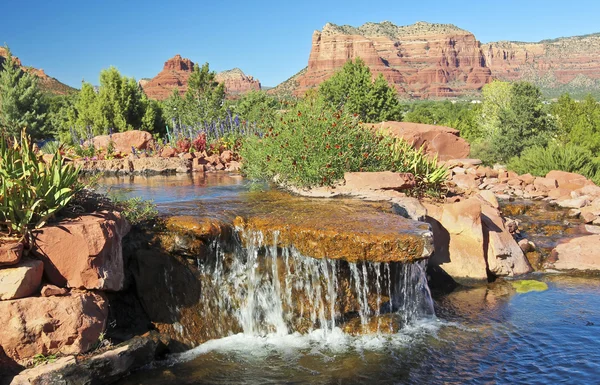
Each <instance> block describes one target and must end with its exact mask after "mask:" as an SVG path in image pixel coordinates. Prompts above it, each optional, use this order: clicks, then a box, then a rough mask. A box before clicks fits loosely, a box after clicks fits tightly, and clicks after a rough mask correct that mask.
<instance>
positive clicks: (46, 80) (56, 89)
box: [0, 47, 76, 95]
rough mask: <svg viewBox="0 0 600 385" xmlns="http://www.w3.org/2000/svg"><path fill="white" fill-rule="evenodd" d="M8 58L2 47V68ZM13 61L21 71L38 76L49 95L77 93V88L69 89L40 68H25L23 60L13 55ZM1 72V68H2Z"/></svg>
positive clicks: (41, 86) (0, 63) (0, 49)
mask: <svg viewBox="0 0 600 385" xmlns="http://www.w3.org/2000/svg"><path fill="white" fill-rule="evenodd" d="M6 56H7V52H6V49H5V48H4V47H0V66H1V65H2V63H4V60H5V59H6ZM13 60H14V61H15V63H17V65H18V66H19V67H21V69H22V70H23V71H26V72H29V73H30V74H33V75H35V76H37V78H38V82H39V83H38V84H39V86H40V88H41V89H42V91H45V92H48V93H52V94H55V95H66V94H69V93H72V92H75V91H76V90H75V88H72V87H69V86H68V85H66V84H64V83H61V82H59V81H58V80H56V79H55V78H53V77H51V76H48V75H47V74H46V73H45V72H44V70H43V69H41V68H40V69H38V68H34V67H28V66H24V65H23V64H22V63H21V60H20V59H19V58H18V57H16V56H14V55H13ZM0 70H1V68H0Z"/></svg>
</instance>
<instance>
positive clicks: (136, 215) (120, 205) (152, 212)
mask: <svg viewBox="0 0 600 385" xmlns="http://www.w3.org/2000/svg"><path fill="white" fill-rule="evenodd" d="M110 199H111V200H112V201H113V202H114V203H115V205H116V207H117V209H118V210H119V211H121V214H123V216H124V217H125V219H127V221H128V222H129V223H130V224H131V225H132V226H144V225H149V224H152V223H154V222H156V220H157V219H158V209H157V208H156V205H155V204H154V202H152V201H148V200H144V199H142V198H139V197H135V198H129V199H120V198H119V197H117V196H114V195H113V196H111V197H110Z"/></svg>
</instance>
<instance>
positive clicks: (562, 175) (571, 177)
mask: <svg viewBox="0 0 600 385" xmlns="http://www.w3.org/2000/svg"><path fill="white" fill-rule="evenodd" d="M546 178H550V179H556V182H557V183H558V187H560V188H564V189H568V190H577V189H580V188H582V187H585V186H587V185H592V184H594V182H592V181H590V180H589V179H587V178H586V177H584V176H583V175H579V174H575V173H572V172H566V171H556V170H553V171H550V172H549V173H548V174H547V175H546Z"/></svg>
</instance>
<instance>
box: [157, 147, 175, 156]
mask: <svg viewBox="0 0 600 385" xmlns="http://www.w3.org/2000/svg"><path fill="white" fill-rule="evenodd" d="M176 155H177V150H175V149H174V148H173V147H171V146H165V147H164V148H163V149H162V150H161V152H160V156H161V157H162V158H172V157H174V156H176Z"/></svg>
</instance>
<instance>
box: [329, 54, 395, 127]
mask: <svg viewBox="0 0 600 385" xmlns="http://www.w3.org/2000/svg"><path fill="white" fill-rule="evenodd" d="M319 94H320V95H322V96H323V97H324V98H325V100H326V101H327V102H328V103H330V104H332V105H333V107H334V108H341V107H344V109H345V110H346V111H349V112H351V113H353V114H357V115H358V116H359V117H360V119H361V120H362V121H364V122H369V123H375V122H381V121H384V120H400V119H401V116H402V111H401V106H400V102H399V101H398V98H397V94H396V91H395V90H394V89H393V88H392V87H390V86H389V84H388V83H387V81H386V80H385V78H384V77H383V76H382V75H381V74H380V75H379V76H378V77H377V79H376V80H375V81H374V82H373V81H372V75H371V71H370V70H369V67H368V66H367V65H366V64H365V62H364V61H363V60H362V59H361V58H357V59H356V60H355V61H352V60H349V61H348V62H346V64H344V66H343V67H342V69H341V70H340V71H338V72H337V73H336V74H335V75H333V76H332V77H331V78H329V79H327V80H326V81H324V82H323V83H321V85H320V86H319Z"/></svg>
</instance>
